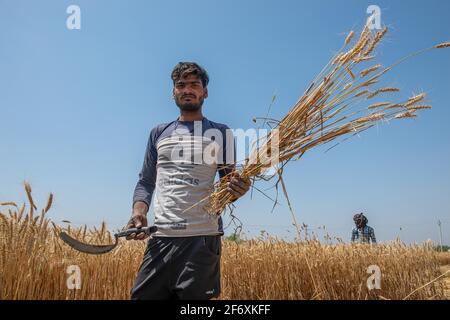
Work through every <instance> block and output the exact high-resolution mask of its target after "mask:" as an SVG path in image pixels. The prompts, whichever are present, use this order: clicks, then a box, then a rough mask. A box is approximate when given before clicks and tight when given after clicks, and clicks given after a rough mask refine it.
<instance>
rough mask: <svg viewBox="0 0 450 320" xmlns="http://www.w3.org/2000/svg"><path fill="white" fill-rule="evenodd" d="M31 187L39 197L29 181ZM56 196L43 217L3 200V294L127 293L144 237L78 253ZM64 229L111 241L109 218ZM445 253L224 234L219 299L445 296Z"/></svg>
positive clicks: (0, 255) (0, 236)
mask: <svg viewBox="0 0 450 320" xmlns="http://www.w3.org/2000/svg"><path fill="white" fill-rule="evenodd" d="M27 194H28V196H29V199H31V201H30V202H31V203H33V204H34V202H32V197H31V188H28V187H27ZM51 200H53V196H51V199H50V200H49V201H48V203H47V205H46V207H45V209H44V210H42V211H41V215H40V216H34V212H35V211H36V210H37V209H36V207H35V206H33V210H31V207H30V206H27V207H28V208H29V209H28V211H27V212H25V210H24V209H25V206H24V205H22V206H21V208H17V206H15V205H12V204H6V205H5V206H2V207H0V300H3V299H128V298H129V290H130V288H131V286H132V284H133V281H134V278H135V275H136V272H137V270H138V267H139V264H140V262H141V259H142V255H143V252H144V248H145V242H143V241H140V242H136V241H130V242H127V241H124V240H121V242H120V244H119V246H118V248H116V249H115V250H114V251H113V252H111V253H109V254H105V255H99V256H91V255H86V254H83V253H79V252H76V251H74V250H73V249H71V248H69V247H68V246H67V245H65V244H64V243H63V242H62V241H61V240H59V238H58V237H57V234H58V232H59V231H60V230H61V227H59V226H56V225H54V224H52V223H51V221H49V219H47V218H46V217H45V212H46V211H48V209H50V205H51ZM11 208H12V209H11ZM64 230H66V231H67V232H69V233H70V234H71V235H73V236H75V237H77V238H78V239H80V240H83V241H85V242H90V243H107V242H110V241H112V239H111V237H110V233H109V232H108V230H107V229H106V225H105V224H103V225H102V226H101V227H100V228H99V229H95V228H94V229H92V230H88V229H87V228H71V227H67V228H64ZM443 257H444V255H443V254H440V253H437V252H435V251H433V250H431V247H430V246H426V245H423V246H405V245H403V244H401V243H391V244H385V245H384V244H383V245H377V246H368V245H356V244H355V245H348V244H343V243H340V244H336V245H324V244H321V243H320V242H318V241H307V242H296V243H288V242H284V241H281V240H277V239H275V238H270V237H266V238H264V239H259V240H251V241H244V242H242V243H240V244H237V243H235V242H231V241H224V242H223V253H222V289H223V293H222V296H221V297H220V298H221V299H402V298H405V297H407V296H408V295H410V294H411V293H413V292H414V293H413V294H412V295H410V296H409V298H408V299H443V298H445V296H444V284H443V282H442V281H436V280H435V279H436V278H437V277H439V276H440V275H441V271H440V270H439V267H440V265H441V264H442V263H443V260H442V259H444V258H443ZM447 258H448V256H446V258H445V259H447ZM446 261H447V260H446ZM70 265H78V266H79V267H80V270H81V289H79V290H69V289H68V288H67V285H66V282H67V279H68V277H69V275H68V274H67V273H66V271H67V268H68V267H69V266H70ZM369 265H378V266H379V267H380V269H381V272H382V277H381V290H372V291H369V290H368V289H367V286H366V281H367V278H368V277H369V274H367V273H366V270H367V268H368V266H369ZM424 285H425V286H424ZM423 286H424V287H423ZM417 289H418V290H417ZM414 290H417V291H414Z"/></svg>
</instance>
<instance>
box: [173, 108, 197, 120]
mask: <svg viewBox="0 0 450 320" xmlns="http://www.w3.org/2000/svg"><path fill="white" fill-rule="evenodd" d="M178 120H179V121H202V120H203V114H202V111H201V110H198V111H181V112H180V116H179V117H178Z"/></svg>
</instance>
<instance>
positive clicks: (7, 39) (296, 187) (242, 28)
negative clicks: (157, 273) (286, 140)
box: [0, 0, 450, 243]
mask: <svg viewBox="0 0 450 320" xmlns="http://www.w3.org/2000/svg"><path fill="white" fill-rule="evenodd" d="M70 4H77V5H79V6H80V8H81V30H68V29H67V28H66V18H67V16H68V14H67V13H66V8H67V7H68V6H69V5H70ZM370 4H377V5H379V6H380V7H381V9H382V16H381V18H382V23H383V24H385V25H387V26H389V27H390V33H389V35H388V36H387V38H386V40H385V41H384V44H382V45H381V47H380V49H379V56H380V61H381V62H382V63H384V64H386V65H388V64H389V63H392V62H394V61H395V60H396V59H397V58H399V57H401V56H403V55H404V54H407V53H410V52H412V51H415V50H417V49H421V48H425V47H429V46H431V45H433V44H436V43H439V42H443V41H448V40H450V20H449V19H448V13H449V12H450V2H449V1H436V0H433V1H375V2H373V1H360V0H358V1H356V0H355V1H353V0H351V1H350V0H346V1H294V0H292V1H274V0H270V1H256V0H252V1H237V0H226V1H225V0H223V1H211V0H202V1H198V0H193V1H190V2H186V1H112V0H108V1H103V0H102V1H101V0H97V1H82V0H73V1H42V0H41V1H18V0H9V1H7V0H0V117H1V118H0V119H1V120H0V121H1V125H0V152H1V154H0V201H6V200H8V201H9V200H14V201H17V202H22V201H25V194H24V192H23V188H22V181H23V180H28V181H30V182H31V184H32V186H33V188H34V191H35V195H36V200H37V202H38V203H39V204H40V205H41V206H43V205H44V204H45V201H46V197H47V194H48V192H50V191H51V192H53V193H55V197H56V198H55V206H54V208H53V209H52V211H51V213H50V217H51V218H52V219H54V220H55V221H57V222H59V221H61V220H63V219H68V220H70V221H72V222H74V223H76V224H83V223H86V224H88V225H91V226H92V225H98V224H99V223H100V222H101V221H102V220H105V221H107V223H108V224H109V225H110V226H111V227H114V228H117V227H120V226H122V225H123V224H124V223H125V222H126V221H127V220H128V218H129V215H130V212H131V209H130V208H131V198H132V193H133V189H134V186H135V183H136V181H137V175H138V172H139V170H140V168H141V165H142V160H143V156H144V149H145V145H146V141H147V137H148V133H149V130H150V129H151V128H152V127H153V126H155V125H156V124H158V123H160V122H167V121H171V120H173V119H175V118H176V117H177V115H178V108H177V107H176V106H175V105H174V103H173V100H171V88H172V83H171V80H170V77H169V75H170V72H171V70H172V68H173V66H174V65H175V64H176V63H177V62H178V61H185V60H188V61H189V60H193V61H197V62H199V63H200V64H201V65H203V66H204V67H205V68H206V69H207V70H208V72H209V75H210V78H211V81H210V86H209V93H210V96H209V98H208V99H207V100H206V102H205V105H204V113H205V115H206V116H207V117H208V118H209V119H211V120H214V121H217V122H222V123H226V124H228V125H229V126H230V127H232V128H244V129H247V128H252V127H254V124H253V123H252V121H251V119H252V117H254V116H264V115H265V113H266V110H267V106H268V105H269V103H270V100H271V97H272V95H273V94H274V92H276V94H277V100H276V103H275V105H274V107H273V109H272V110H273V111H272V113H271V115H272V116H273V117H276V118H280V117H282V116H283V115H284V114H285V113H286V112H287V111H288V110H289V108H290V107H291V106H292V105H293V104H294V103H295V101H296V100H297V99H298V97H299V96H300V95H301V93H303V91H304V90H305V89H306V87H308V85H309V84H310V82H311V80H312V79H313V78H314V76H315V75H316V74H317V73H318V72H319V71H320V70H321V68H322V67H323V65H324V64H325V63H326V62H327V61H328V60H329V58H330V56H331V55H332V54H333V53H334V52H335V50H337V49H338V48H339V47H340V46H341V44H342V41H343V39H344V38H345V35H346V34H347V32H348V31H349V30H350V29H352V28H356V29H357V30H359V29H360V27H361V25H362V24H363V23H364V21H365V19H366V18H367V14H366V8H367V7H368V5H370ZM449 57H450V50H440V51H439V50H437V51H434V52H430V53H428V54H426V55H424V56H420V57H418V58H416V59H414V60H411V61H408V62H406V63H404V64H403V65H401V66H399V67H398V68H396V69H395V70H394V71H392V72H391V73H390V74H388V76H387V78H386V81H387V84H390V85H394V86H398V87H400V88H401V89H402V92H403V93H402V95H403V96H404V97H405V98H406V97H408V96H410V94H411V93H413V92H418V91H421V90H424V91H426V92H428V94H429V98H428V102H429V103H431V104H432V105H433V107H434V108H433V109H432V110H431V111H430V112H424V113H422V114H421V116H420V117H419V118H417V119H415V120H410V121H401V122H400V121H399V122H392V123H390V124H389V125H383V126H380V127H379V128H378V129H376V128H375V129H373V130H371V131H367V132H365V133H363V134H362V135H361V137H360V138H355V139H353V140H350V141H348V142H347V143H345V144H343V145H340V146H339V147H337V148H334V149H333V150H332V151H330V152H328V153H323V150H314V151H312V152H311V153H309V154H307V155H305V157H304V158H302V159H301V160H300V161H299V162H292V163H290V164H289V165H288V167H287V169H286V171H285V182H286V184H287V187H288V190H289V193H290V198H291V201H292V203H293V206H294V208H295V210H296V216H297V220H298V221H300V222H304V223H306V224H309V225H310V226H311V227H318V226H321V225H326V226H327V229H328V231H329V232H330V233H331V234H332V235H334V236H339V237H342V238H344V239H345V240H348V238H349V237H350V231H351V228H352V226H353V222H352V216H353V214H354V213H356V212H360V211H364V212H365V213H366V214H367V216H368V217H369V224H370V225H371V226H373V227H374V228H375V231H376V234H377V237H378V238H379V240H381V241H388V240H390V239H393V238H395V237H396V236H398V235H400V236H401V239H402V240H404V241H406V242H415V241H417V242H422V241H424V240H426V239H429V238H430V239H433V240H435V241H436V240H437V239H438V227H437V224H436V222H437V220H438V219H441V220H442V222H443V236H444V242H445V243H450V126H449V119H450V105H449V101H450V90H449V89H450V85H449V84H450V59H449ZM270 186H271V184H270V183H265V184H264V183H261V184H259V185H258V187H259V188H268V187H270ZM272 195H273V193H272ZM271 206H272V204H271V202H270V201H269V200H267V199H266V198H264V197H263V196H261V195H260V194H258V193H254V197H253V199H251V198H250V196H247V197H246V198H244V199H241V200H239V201H238V202H237V209H236V211H235V214H236V215H237V216H238V217H239V218H240V219H241V221H242V222H243V223H244V231H246V232H247V234H248V235H249V236H252V235H258V234H259V231H260V230H262V229H264V230H266V231H268V232H270V233H271V234H274V235H278V236H280V237H285V236H286V237H289V236H290V235H292V234H293V232H294V229H293V227H292V226H291V215H290V213H289V211H288V207H287V205H286V202H285V201H284V200H283V205H282V206H279V207H278V209H277V210H276V211H275V212H274V213H271V212H270V209H271ZM226 220H228V218H227V219H226ZM400 227H402V229H403V230H402V231H401V232H400ZM230 230H231V229H228V230H227V232H229V231H230Z"/></svg>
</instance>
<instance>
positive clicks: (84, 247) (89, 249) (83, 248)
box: [59, 231, 118, 254]
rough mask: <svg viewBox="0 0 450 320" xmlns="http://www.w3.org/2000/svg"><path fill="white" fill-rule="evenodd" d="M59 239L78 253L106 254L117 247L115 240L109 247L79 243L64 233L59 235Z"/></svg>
mask: <svg viewBox="0 0 450 320" xmlns="http://www.w3.org/2000/svg"><path fill="white" fill-rule="evenodd" d="M59 237H60V238H61V240H62V241H64V242H65V243H67V244H68V245H69V246H70V247H72V248H73V249H75V250H77V251H80V252H84V253H88V254H102V253H107V252H109V251H111V250H112V249H114V248H115V247H116V246H117V242H118V239H117V238H116V242H115V243H114V244H109V245H95V244H86V243H83V242H80V241H78V240H76V239H74V238H72V237H71V236H69V235H68V234H67V233H65V232H64V231H63V232H61V233H60V234H59Z"/></svg>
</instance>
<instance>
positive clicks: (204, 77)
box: [171, 62, 209, 87]
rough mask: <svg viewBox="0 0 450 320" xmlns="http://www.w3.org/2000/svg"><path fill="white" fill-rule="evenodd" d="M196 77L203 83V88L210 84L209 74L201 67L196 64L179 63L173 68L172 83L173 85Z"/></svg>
mask: <svg viewBox="0 0 450 320" xmlns="http://www.w3.org/2000/svg"><path fill="white" fill-rule="evenodd" d="M191 74H193V75H196V76H197V77H198V78H200V80H201V81H202V84H203V87H206V86H207V85H208V82H209V77H208V73H207V72H206V70H205V69H203V68H202V67H200V66H199V65H198V64H197V63H195V62H178V64H177V65H176V66H175V68H173V71H172V75H171V78H172V81H173V84H175V82H177V81H178V80H180V79H184V78H185V77H187V76H188V75H191Z"/></svg>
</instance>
